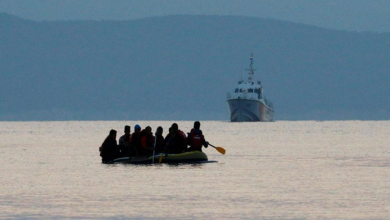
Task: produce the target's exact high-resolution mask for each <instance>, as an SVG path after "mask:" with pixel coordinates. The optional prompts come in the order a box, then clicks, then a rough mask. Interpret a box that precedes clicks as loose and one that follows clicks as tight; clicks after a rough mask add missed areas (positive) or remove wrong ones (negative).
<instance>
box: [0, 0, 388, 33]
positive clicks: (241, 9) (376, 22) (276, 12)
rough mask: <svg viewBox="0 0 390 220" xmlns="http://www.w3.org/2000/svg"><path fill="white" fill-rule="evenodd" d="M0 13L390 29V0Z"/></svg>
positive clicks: (95, 2) (36, 6) (48, 1)
mask: <svg viewBox="0 0 390 220" xmlns="http://www.w3.org/2000/svg"><path fill="white" fill-rule="evenodd" d="M1 12H3V13H8V14H12V15H16V16H19V17H22V18H25V19H30V20H37V21H42V20H49V21H53V20H133V19H139V18H145V17H155V16H165V15H194V14H195V15H239V16H250V17H260V18H273V19H279V20H285V21H292V22H297V23H303V24H309V25H315V26H320V27H326V28H331V29H338V30H349V31H371V32H390V22H388V21H389V20H390V0H0V13H1Z"/></svg>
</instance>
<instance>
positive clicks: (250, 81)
mask: <svg viewBox="0 0 390 220" xmlns="http://www.w3.org/2000/svg"><path fill="white" fill-rule="evenodd" d="M246 70H247V71H249V72H248V83H252V80H253V75H254V74H255V70H256V69H253V53H252V54H251V65H250V69H246Z"/></svg>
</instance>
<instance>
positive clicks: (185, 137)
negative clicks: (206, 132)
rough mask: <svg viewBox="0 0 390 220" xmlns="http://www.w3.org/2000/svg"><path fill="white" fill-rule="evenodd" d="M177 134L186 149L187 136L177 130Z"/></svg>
mask: <svg viewBox="0 0 390 220" xmlns="http://www.w3.org/2000/svg"><path fill="white" fill-rule="evenodd" d="M177 133H178V134H179V135H180V136H181V137H182V138H183V140H184V144H185V145H184V146H186V147H187V135H186V134H185V133H184V132H183V131H181V130H179V131H178V132H177Z"/></svg>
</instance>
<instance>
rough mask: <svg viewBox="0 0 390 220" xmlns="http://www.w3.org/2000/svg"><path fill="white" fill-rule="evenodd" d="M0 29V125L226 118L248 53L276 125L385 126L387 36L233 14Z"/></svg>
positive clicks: (13, 20) (18, 22)
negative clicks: (369, 123) (309, 122)
mask: <svg viewBox="0 0 390 220" xmlns="http://www.w3.org/2000/svg"><path fill="white" fill-rule="evenodd" d="M0 30H1V31H0V120H137V119H140V120H141V119H142V120H149V119H150V120H184V119H185V120H196V119H199V120H229V114H228V109H227V105H226V93H227V92H231V91H233V89H234V88H235V85H236V83H237V81H238V80H239V79H240V78H241V77H246V75H247V73H246V71H245V69H246V68H248V66H249V57H250V54H251V53H253V54H254V59H255V63H254V66H255V68H256V69H257V71H256V72H255V78H256V79H257V80H261V81H262V84H263V87H264V93H265V95H266V96H267V98H268V99H270V100H272V102H273V103H274V106H275V120H344V119H348V120H351V119H357V120H376V119H390V111H389V109H390V102H389V100H388V94H390V87H389V86H388V82H390V74H389V70H390V62H389V57H390V34H377V33H369V32H363V33H359V32H347V31H335V30H329V29H324V28H318V27H313V26H308V25H301V24H296V23H290V22H284V21H277V20H271V19H259V18H250V17H235V16H166V17H154V18H148V19H140V20H134V21H66V22H65V21H56V22H33V21H27V20H23V19H20V18H17V17H15V16H11V15H7V14H0Z"/></svg>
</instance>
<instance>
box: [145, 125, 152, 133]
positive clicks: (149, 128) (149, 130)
mask: <svg viewBox="0 0 390 220" xmlns="http://www.w3.org/2000/svg"><path fill="white" fill-rule="evenodd" d="M145 130H146V133H147V134H150V133H152V128H151V127H150V126H146V128H145Z"/></svg>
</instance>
